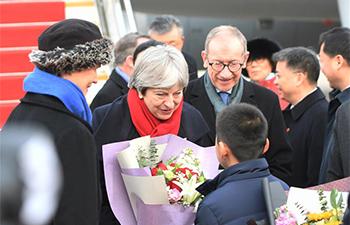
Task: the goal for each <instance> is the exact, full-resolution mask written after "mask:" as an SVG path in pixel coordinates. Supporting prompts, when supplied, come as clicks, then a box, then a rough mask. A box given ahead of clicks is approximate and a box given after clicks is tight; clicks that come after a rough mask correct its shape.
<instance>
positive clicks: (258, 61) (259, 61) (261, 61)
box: [247, 58, 265, 66]
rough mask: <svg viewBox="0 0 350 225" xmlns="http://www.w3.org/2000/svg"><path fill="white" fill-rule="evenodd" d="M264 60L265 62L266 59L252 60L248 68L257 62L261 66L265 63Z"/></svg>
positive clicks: (248, 63)
mask: <svg viewBox="0 0 350 225" xmlns="http://www.w3.org/2000/svg"><path fill="white" fill-rule="evenodd" d="M248 60H249V59H248ZM264 60H265V58H264V59H255V60H250V61H248V62H247V66H251V65H252V64H253V62H256V63H258V64H261V63H263V62H264Z"/></svg>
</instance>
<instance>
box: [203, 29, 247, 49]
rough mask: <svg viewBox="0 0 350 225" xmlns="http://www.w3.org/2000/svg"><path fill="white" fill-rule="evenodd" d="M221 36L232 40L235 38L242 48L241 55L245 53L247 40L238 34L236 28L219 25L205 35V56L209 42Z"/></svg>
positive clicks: (240, 33)
mask: <svg viewBox="0 0 350 225" xmlns="http://www.w3.org/2000/svg"><path fill="white" fill-rule="evenodd" d="M221 35H226V36H232V37H233V38H237V39H238V40H239V41H240V42H241V43H242V45H243V47H244V52H243V55H245V54H246V53H247V39H246V38H245V37H244V35H243V34H242V32H240V31H239V30H238V29H237V28H236V27H233V26H230V25H221V26H218V27H215V28H213V29H212V30H211V31H210V32H209V34H208V35H207V38H206V39H205V46H204V49H205V52H206V53H207V54H208V47H209V43H210V42H211V40H212V39H213V38H215V37H218V36H221Z"/></svg>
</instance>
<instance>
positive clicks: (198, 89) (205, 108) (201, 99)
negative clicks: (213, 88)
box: [190, 76, 216, 142]
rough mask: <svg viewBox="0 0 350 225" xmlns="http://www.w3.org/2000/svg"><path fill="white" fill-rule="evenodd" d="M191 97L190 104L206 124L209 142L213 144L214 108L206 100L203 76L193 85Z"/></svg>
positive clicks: (207, 99)
mask: <svg viewBox="0 0 350 225" xmlns="http://www.w3.org/2000/svg"><path fill="white" fill-rule="evenodd" d="M191 95H192V96H193V98H191V102H190V103H191V105H193V106H194V107H195V108H196V109H198V110H199V111H200V112H201V114H202V116H203V118H204V120H205V121H206V122H207V125H208V126H209V128H210V133H209V137H210V139H211V141H213V142H214V141H215V119H216V115H215V112H214V107H213V105H212V104H211V102H210V100H209V98H208V95H207V92H206V91H205V88H204V78H203V76H202V77H200V78H199V79H198V81H197V82H195V84H194V85H193V89H192V92H191Z"/></svg>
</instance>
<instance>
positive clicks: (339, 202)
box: [336, 193, 343, 208]
mask: <svg viewBox="0 0 350 225" xmlns="http://www.w3.org/2000/svg"><path fill="white" fill-rule="evenodd" d="M342 204H343V194H342V193H340V197H339V200H338V203H337V205H336V206H337V208H339V207H340V206H341V205H342Z"/></svg>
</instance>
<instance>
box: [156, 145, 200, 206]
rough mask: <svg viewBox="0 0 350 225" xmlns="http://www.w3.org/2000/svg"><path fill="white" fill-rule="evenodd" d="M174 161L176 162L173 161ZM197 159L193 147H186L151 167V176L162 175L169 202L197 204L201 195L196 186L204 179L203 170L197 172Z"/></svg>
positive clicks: (187, 204) (186, 204)
mask: <svg viewBox="0 0 350 225" xmlns="http://www.w3.org/2000/svg"><path fill="white" fill-rule="evenodd" d="M175 161H176V162H175ZM199 171H200V169H199V159H198V158H196V157H194V156H193V149H191V148H186V149H184V150H183V152H182V153H181V154H180V156H178V157H175V158H170V159H168V160H167V161H166V163H165V164H164V163H162V162H159V163H158V164H157V165H156V166H155V167H153V168H152V169H151V173H152V176H159V175H164V178H165V183H166V185H167V186H166V188H167V192H168V196H169V201H170V203H171V204H183V205H185V206H189V205H195V206H198V204H199V202H200V201H201V199H202V195H201V194H200V193H199V192H198V191H196V188H197V187H198V186H199V185H200V184H202V183H203V182H204V181H205V177H204V174H203V172H199Z"/></svg>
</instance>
